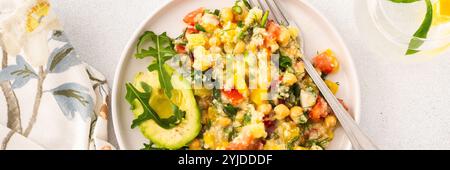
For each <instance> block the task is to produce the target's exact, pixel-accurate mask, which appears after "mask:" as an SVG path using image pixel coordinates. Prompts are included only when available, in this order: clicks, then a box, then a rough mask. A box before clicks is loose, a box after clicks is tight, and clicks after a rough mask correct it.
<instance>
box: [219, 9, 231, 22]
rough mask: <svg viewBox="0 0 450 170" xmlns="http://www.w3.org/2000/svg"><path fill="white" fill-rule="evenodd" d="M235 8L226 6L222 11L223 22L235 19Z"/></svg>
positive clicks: (221, 18)
mask: <svg viewBox="0 0 450 170" xmlns="http://www.w3.org/2000/svg"><path fill="white" fill-rule="evenodd" d="M233 17H234V15H233V10H232V9H231V8H224V9H222V10H221V11H220V20H221V21H222V22H223V23H227V22H230V21H233Z"/></svg>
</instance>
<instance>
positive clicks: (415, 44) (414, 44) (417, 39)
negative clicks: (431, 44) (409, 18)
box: [406, 0, 433, 55]
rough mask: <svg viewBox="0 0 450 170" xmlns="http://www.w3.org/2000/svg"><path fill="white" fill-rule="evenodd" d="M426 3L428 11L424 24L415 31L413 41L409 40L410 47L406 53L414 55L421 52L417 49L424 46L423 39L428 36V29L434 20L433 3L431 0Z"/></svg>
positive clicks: (426, 0)
mask: <svg viewBox="0 0 450 170" xmlns="http://www.w3.org/2000/svg"><path fill="white" fill-rule="evenodd" d="M425 3H426V4H427V13H426V15H425V19H424V20H423V22H422V25H420V27H419V29H418V30H417V32H416V33H414V38H413V39H411V42H409V47H408V51H406V55H412V54H415V53H418V52H420V51H419V50H415V49H417V48H419V47H420V46H422V44H423V43H424V41H423V39H424V38H427V36H428V31H430V27H431V24H432V22H433V5H432V4H431V1H430V0H425Z"/></svg>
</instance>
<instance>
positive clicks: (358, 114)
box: [111, 0, 361, 150]
mask: <svg viewBox="0 0 450 170" xmlns="http://www.w3.org/2000/svg"><path fill="white" fill-rule="evenodd" d="M176 1H177V0H168V1H165V2H162V3H163V4H162V5H161V6H160V7H158V8H156V9H155V10H153V11H152V12H151V13H149V14H148V17H146V18H145V19H144V20H143V21H142V22H141V23H140V24H139V26H138V27H137V28H136V30H135V31H134V33H133V34H132V36H131V38H130V40H128V42H127V44H126V46H125V47H124V49H123V50H122V53H121V55H120V58H119V63H118V65H117V67H116V69H115V73H114V81H113V88H112V94H111V115H112V123H113V129H114V134H115V136H116V141H117V143H118V145H119V146H118V147H119V149H120V150H124V149H123V146H124V142H123V140H122V134H121V133H119V132H120V131H121V130H120V129H119V128H118V124H119V120H118V115H117V114H118V111H117V107H118V106H117V105H118V104H117V102H118V98H117V95H118V93H119V89H118V83H120V82H119V80H121V77H122V74H123V67H124V62H125V60H126V59H127V57H128V54H129V52H130V49H131V48H132V46H133V45H134V44H135V41H136V39H137V38H138V37H139V34H140V33H141V32H142V31H144V30H145V27H146V25H147V24H148V22H149V21H150V20H152V19H153V17H155V16H156V15H157V14H158V13H160V12H161V11H162V10H164V9H165V8H167V7H169V6H170V5H171V4H172V3H174V2H176ZM296 1H298V2H299V3H302V4H303V5H305V6H306V7H307V8H309V9H310V10H312V11H313V12H314V13H315V14H316V15H317V16H318V17H319V18H320V19H321V20H322V21H323V22H324V24H326V25H327V26H328V27H329V28H330V30H331V32H332V33H333V34H334V35H336V38H337V39H336V40H337V41H338V43H339V44H342V46H343V48H342V52H343V53H344V55H345V56H348V57H349V59H348V69H349V73H348V75H349V78H350V80H352V79H353V81H354V82H352V84H354V85H355V87H354V88H353V89H352V91H353V93H354V96H355V103H356V105H355V106H353V109H354V110H355V111H354V113H353V118H354V119H355V121H356V123H357V124H360V121H361V94H360V93H361V92H360V82H359V78H358V77H359V76H358V73H357V72H356V65H355V63H354V61H353V56H352V55H351V53H350V50H349V49H348V47H347V44H346V43H345V42H344V40H343V39H342V36H341V34H339V32H338V31H337V29H336V27H335V26H334V25H332V24H331V22H330V21H329V20H328V19H327V18H326V17H325V16H324V15H323V14H322V13H321V12H320V11H319V10H317V9H316V8H315V7H314V6H312V5H311V4H310V3H309V2H306V1H302V0H296ZM351 148H352V146H351V144H350V142H349V141H347V142H346V144H345V145H344V147H343V148H342V150H349V149H351Z"/></svg>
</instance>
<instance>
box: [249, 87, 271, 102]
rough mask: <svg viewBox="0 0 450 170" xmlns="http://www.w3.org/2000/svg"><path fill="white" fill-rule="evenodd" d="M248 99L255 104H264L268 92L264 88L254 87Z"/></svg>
mask: <svg viewBox="0 0 450 170" xmlns="http://www.w3.org/2000/svg"><path fill="white" fill-rule="evenodd" d="M250 99H251V100H252V102H253V103H255V104H256V105H261V104H264V103H265V102H266V101H267V99H268V93H267V90H266V89H254V90H252V92H251V94H250Z"/></svg>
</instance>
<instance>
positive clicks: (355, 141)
mask: <svg viewBox="0 0 450 170" xmlns="http://www.w3.org/2000/svg"><path fill="white" fill-rule="evenodd" d="M276 1H277V0H256V2H254V0H249V3H250V5H251V6H257V7H259V8H261V9H262V10H264V11H266V10H269V11H272V13H271V14H273V15H271V17H270V18H272V19H274V20H275V21H276V22H278V23H279V24H283V25H292V26H295V27H297V28H299V29H300V27H299V26H298V25H297V23H296V22H295V21H294V20H292V19H290V18H289V17H288V16H287V15H285V14H284V13H283V12H282V11H285V10H284V9H285V8H284V7H283V6H282V4H281V3H279V2H276ZM299 35H300V36H299V37H297V40H298V42H299V43H300V46H301V47H300V48H301V49H300V51H301V52H302V54H304V53H303V49H304V42H303V38H302V36H301V31H300V34H299ZM302 60H303V62H304V64H305V70H306V72H307V73H308V74H309V76H310V77H311V79H312V80H313V81H314V83H315V84H316V85H317V87H318V88H319V90H320V92H321V93H322V95H323V97H324V98H325V100H326V101H327V102H328V104H329V105H330V107H331V109H332V110H333V112H334V113H335V115H336V117H337V118H338V120H339V122H340V124H341V126H342V127H343V128H344V131H345V133H346V134H347V137H348V138H349V139H350V142H351V143H352V145H353V148H354V149H356V150H377V149H378V147H377V146H376V145H375V144H374V143H373V142H372V141H371V140H370V139H369V138H368V137H367V136H366V135H365V134H364V133H363V132H362V131H361V129H360V128H359V127H358V125H357V124H356V122H355V121H354V120H353V118H352V117H351V116H350V114H349V113H348V112H347V111H346V110H345V108H344V107H343V106H342V105H341V104H340V102H339V101H338V99H337V98H336V97H335V96H334V95H333V93H332V92H331V91H330V89H329V88H328V87H327V85H326V84H325V82H324V81H323V80H322V78H321V76H320V75H319V74H318V73H317V71H316V69H315V68H314V66H313V65H312V63H311V62H310V61H309V60H308V59H304V58H302Z"/></svg>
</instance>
